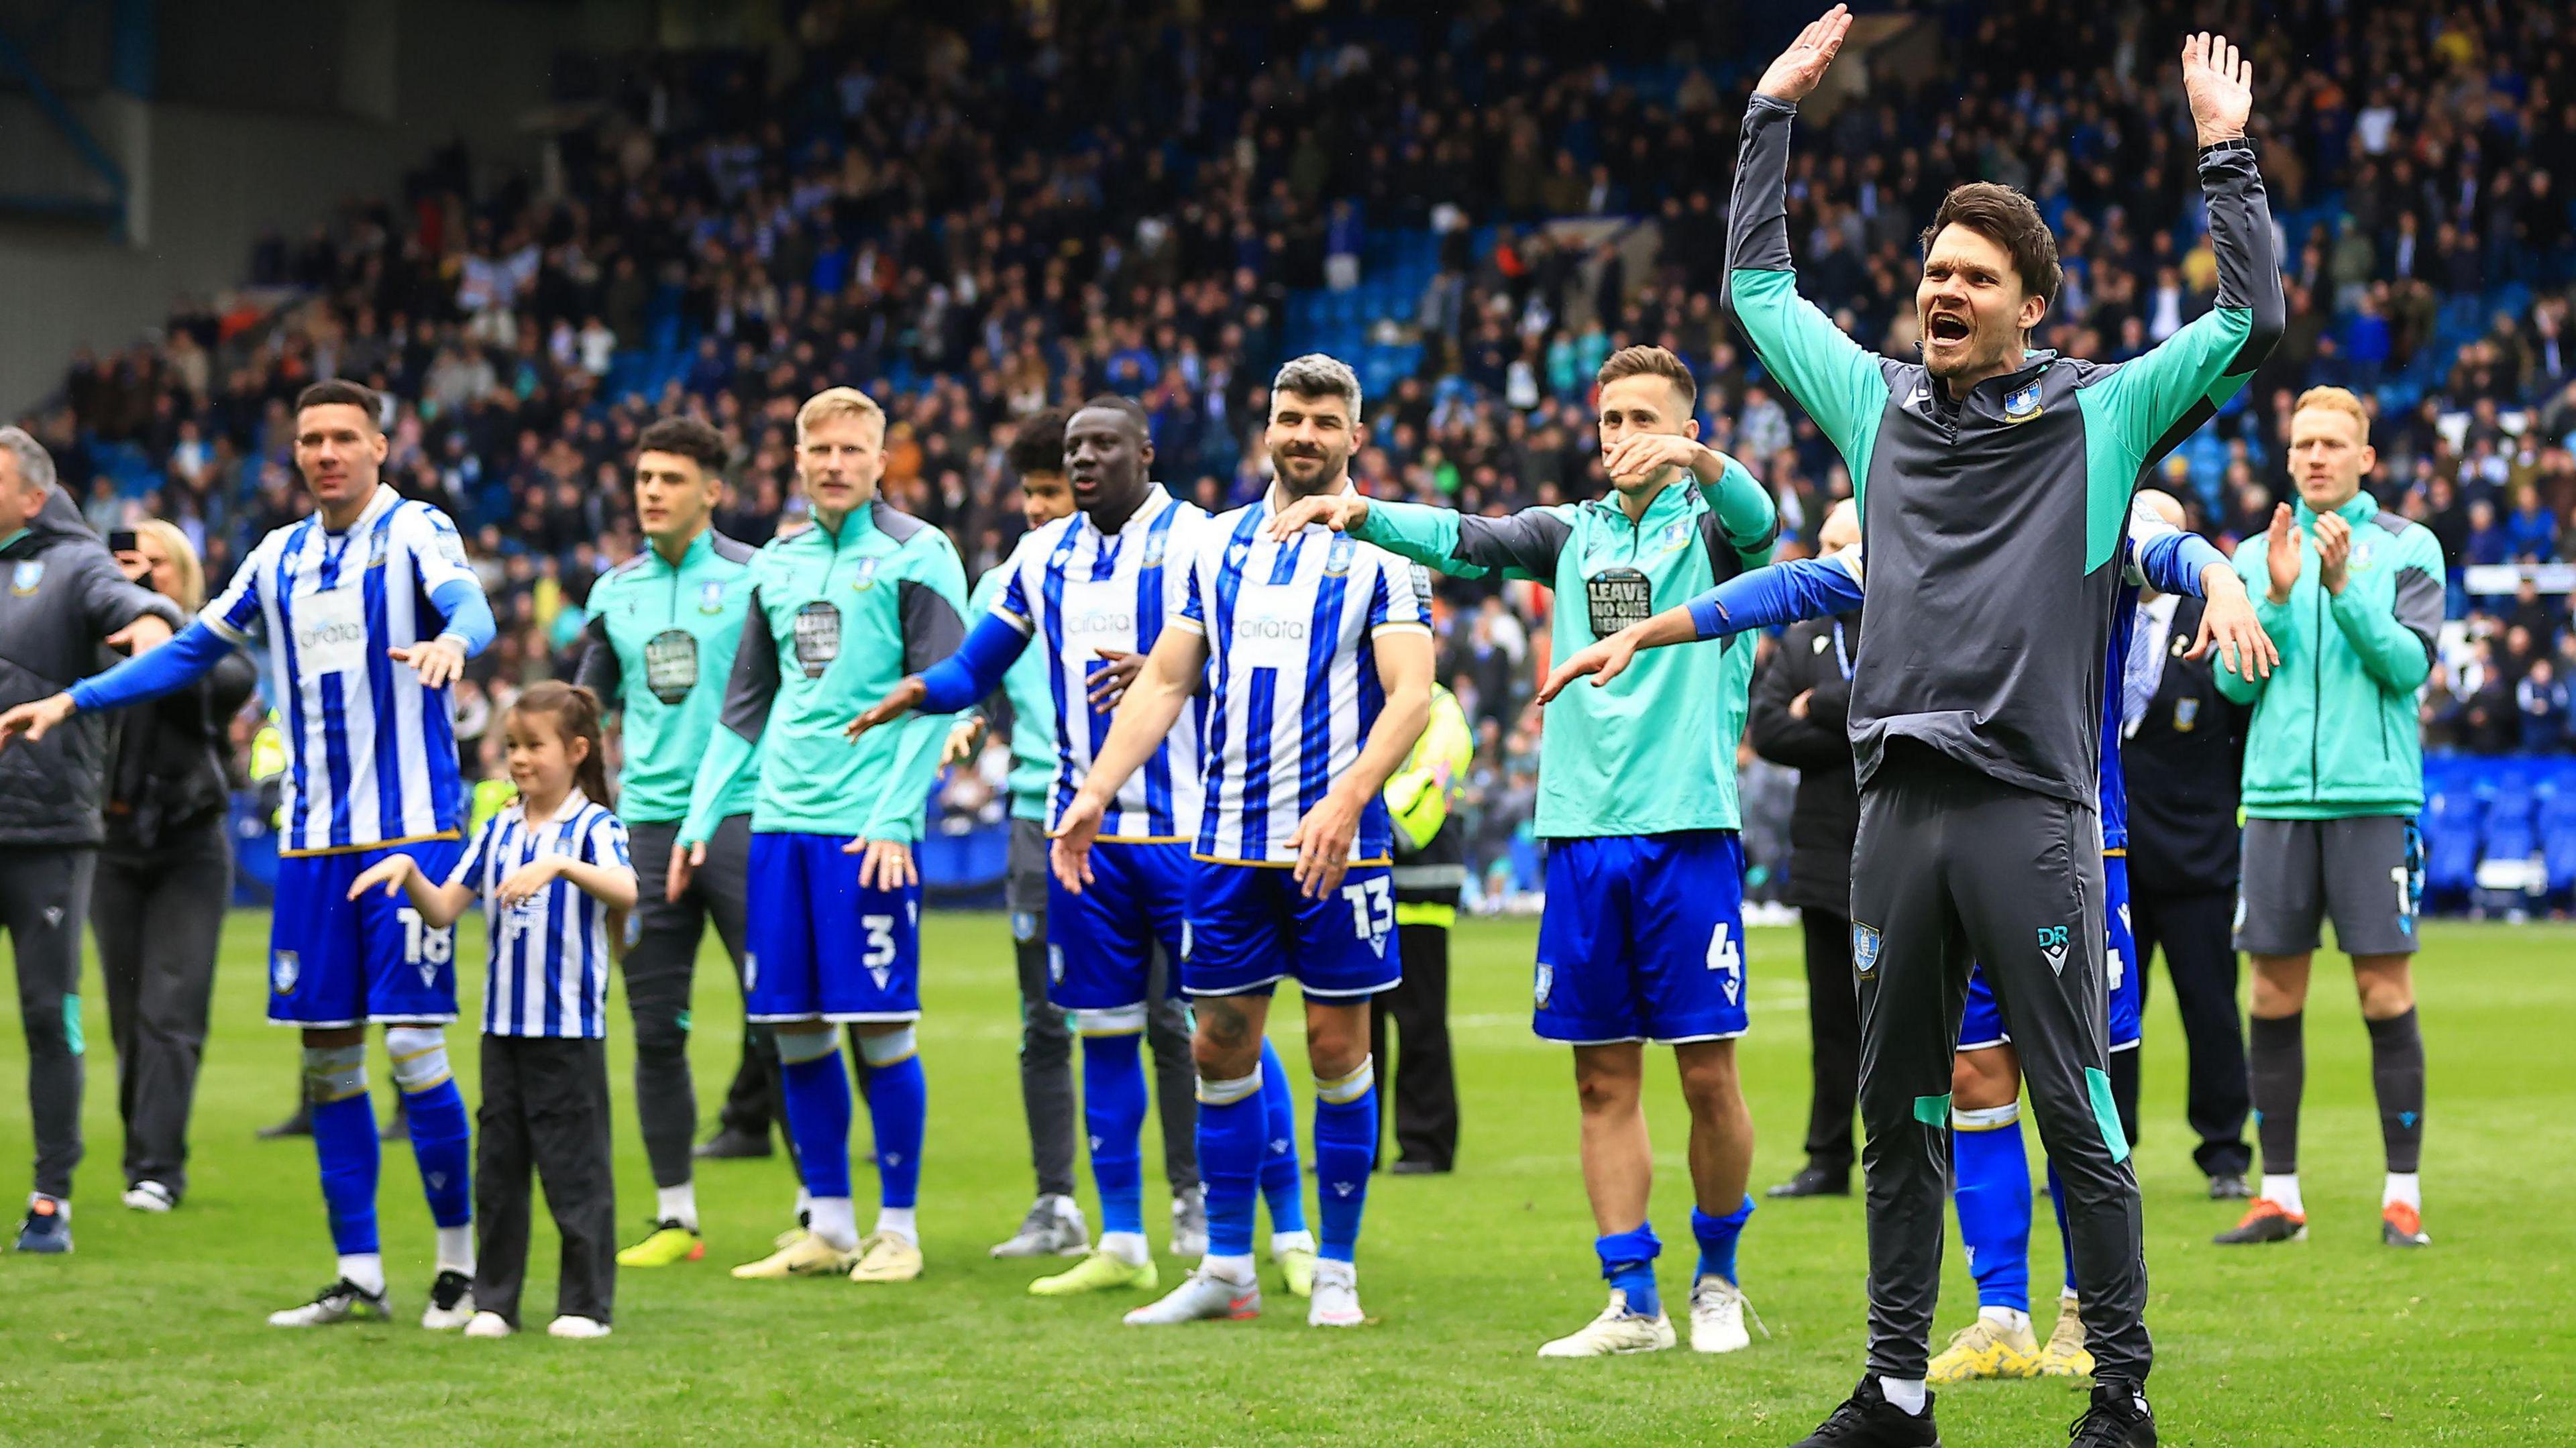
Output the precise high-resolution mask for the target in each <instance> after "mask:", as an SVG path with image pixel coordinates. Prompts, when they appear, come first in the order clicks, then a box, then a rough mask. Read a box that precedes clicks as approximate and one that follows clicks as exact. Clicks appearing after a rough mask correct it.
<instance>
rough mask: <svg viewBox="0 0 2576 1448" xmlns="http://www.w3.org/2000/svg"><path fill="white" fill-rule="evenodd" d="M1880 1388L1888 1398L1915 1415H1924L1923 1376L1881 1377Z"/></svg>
mask: <svg viewBox="0 0 2576 1448" xmlns="http://www.w3.org/2000/svg"><path fill="white" fill-rule="evenodd" d="M1878 1390H1879V1391H1880V1392H1882V1393H1885V1394H1886V1395H1887V1400H1888V1401H1889V1402H1891V1403H1894V1404H1895V1405H1896V1406H1897V1407H1899V1408H1902V1409H1904V1410H1905V1411H1906V1412H1907V1413H1910V1414H1912V1415H1913V1416H1915V1417H1918V1418H1919V1417H1922V1416H1923V1380H1922V1379H1921V1378H1880V1379H1879V1380H1878Z"/></svg>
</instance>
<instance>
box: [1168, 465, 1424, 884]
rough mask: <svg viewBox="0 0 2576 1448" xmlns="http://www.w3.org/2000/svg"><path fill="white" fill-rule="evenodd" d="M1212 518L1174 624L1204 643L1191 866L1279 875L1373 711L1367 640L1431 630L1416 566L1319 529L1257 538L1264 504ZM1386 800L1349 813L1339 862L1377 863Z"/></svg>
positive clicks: (1382, 689) (1268, 509) (1357, 746)
mask: <svg viewBox="0 0 2576 1448" xmlns="http://www.w3.org/2000/svg"><path fill="white" fill-rule="evenodd" d="M1276 492H1277V489H1276V488H1275V487H1274V488H1273V489H1272V490H1271V493H1267V494H1264V495H1263V497H1262V500H1261V501H1260V502H1259V503H1257V504H1254V505H1252V506H1250V507H1244V508H1237V509H1235V510H1234V511H1232V512H1230V513H1221V514H1219V515H1217V517H1216V518H1214V519H1213V520H1211V524H1210V541H1209V543H1208V545H1207V546H1206V547H1203V548H1202V549H1201V550H1200V552H1199V557H1198V563H1197V566H1196V568H1194V569H1193V570H1192V577H1191V587H1190V592H1189V596H1188V598H1187V599H1186V600H1185V601H1184V603H1183V605H1182V608H1181V612H1180V616H1179V617H1177V618H1175V619H1174V620H1173V621H1172V626H1173V627H1174V628H1186V629H1190V630H1193V631H1194V632H1198V633H1201V634H1205V635H1206V636H1207V641H1208V659H1209V665H1208V677H1209V679H1210V681H1211V690H1210V696H1209V699H1208V704H1207V712H1208V722H1207V728H1206V744H1205V750H1206V756H1207V799H1206V803H1205V813H1204V815H1203V817H1202V819H1201V821H1200V824H1199V838H1198V846H1197V849H1196V851H1195V853H1196V854H1197V856H1198V857H1199V858H1200V859H1204V860H1215V861H1218V862H1221V863H1237V864H1268V865H1288V864H1294V863H1296V860H1297V852H1296V851H1295V850H1294V849H1291V848H1290V847H1289V845H1288V837H1289V836H1290V835H1291V834H1293V833H1295V831H1296V829H1297V822H1298V821H1299V820H1300V819H1302V818H1304V817H1305V814H1306V812H1307V811H1308V810H1311V809H1313V808H1314V807H1315V806H1316V805H1318V804H1320V803H1322V802H1323V798H1324V795H1325V793H1326V792H1327V791H1328V790H1330V789H1331V788H1332V783H1333V781H1334V780H1335V779H1336V778H1338V777H1340V776H1341V775H1342V774H1344V773H1347V772H1348V771H1349V770H1350V768H1351V766H1352V765H1354V764H1356V763H1358V762H1359V757H1360V750H1361V749H1362V747H1364V746H1365V745H1366V744H1367V742H1368V733H1369V729H1370V728H1371V726H1373V725H1375V724H1376V723H1377V716H1378V713H1379V711H1380V710H1382V709H1384V708H1385V707H1386V686H1385V684H1384V683H1383V682H1382V681H1381V680H1380V679H1379V678H1378V675H1377V657H1376V655H1375V653H1374V652H1373V651H1372V649H1371V647H1370V643H1371V638H1372V636H1373V635H1374V634H1376V633H1377V632H1379V631H1381V630H1389V629H1393V630H1411V631H1415V632H1420V633H1428V632H1430V628H1431V622H1430V618H1431V615H1430V604H1429V601H1428V594H1429V586H1428V583H1427V580H1426V579H1425V577H1424V575H1423V573H1422V570H1421V569H1419V568H1417V567H1415V566H1414V565H1413V564H1410V563H1407V562H1405V561H1404V560H1402V559H1400V558H1398V557H1396V556H1395V555H1394V554H1392V553H1389V552H1387V551H1385V550H1384V549H1381V548H1378V547H1375V546H1374V545H1371V544H1367V543H1363V542H1361V541H1360V540H1358V539H1357V538H1354V537H1351V536H1350V535H1349V534H1347V533H1335V532H1333V531H1332V530H1330V529H1328V528H1326V527H1324V526H1323V525H1322V524H1320V523H1310V524H1308V525H1307V527H1306V529H1305V531H1304V532H1303V533H1300V534H1299V535H1298V536H1297V537H1295V538H1292V539H1289V540H1288V541H1287V542H1285V543H1279V542H1273V541H1272V540H1271V538H1270V536H1269V526H1270V520H1271V518H1272V517H1273V516H1275V514H1276V509H1275V508H1273V506H1272V496H1273V495H1274V494H1275V493H1276ZM1392 842H1393V835H1392V831H1391V829H1390V827H1389V824H1388V821H1387V813H1386V801H1385V800H1384V799H1383V798H1372V799H1370V801H1369V802H1368V805H1367V807H1366V808H1365V809H1364V810H1362V811H1361V814H1360V827H1359V833H1358V835H1357V837H1356V838H1355V839H1354V840H1353V841H1352V851H1351V859H1352V860H1353V861H1354V862H1357V863H1369V862H1376V861H1383V860H1386V859H1388V858H1389V857H1390V853H1389V852H1390V850H1391V848H1392Z"/></svg>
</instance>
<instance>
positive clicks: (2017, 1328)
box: [1977, 1307, 2030, 1332]
mask: <svg viewBox="0 0 2576 1448" xmlns="http://www.w3.org/2000/svg"><path fill="white" fill-rule="evenodd" d="M1977 1316H1979V1317H1982V1318H1984V1319H1985V1320H1986V1321H1988V1322H1991V1323H1993V1324H1994V1325H1995V1326H1997V1327H2000V1328H2002V1329H2003V1330H2004V1331H2006V1332H2028V1331H2030V1314H2029V1313H2027V1312H2024V1311H2022V1310H2021V1309H2020V1308H2018V1307H1980V1308H1978V1309H1977Z"/></svg>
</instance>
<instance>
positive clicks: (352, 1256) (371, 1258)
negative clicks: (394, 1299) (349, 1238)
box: [340, 1252, 385, 1295]
mask: <svg viewBox="0 0 2576 1448" xmlns="http://www.w3.org/2000/svg"><path fill="white" fill-rule="evenodd" d="M340 1275H341V1276H343V1277H345V1278H347V1279H349V1280H350V1281H352V1282H355V1283H356V1284H358V1285H359V1286H360V1287H363V1288H365V1289H366V1290H367V1291H368V1292H369V1293H371V1294H376V1295H382V1293H383V1292H384V1290H385V1257H384V1254H383V1253H382V1252H351V1253H349V1254H347V1255H346V1256H343V1257H342V1258H341V1259H340Z"/></svg>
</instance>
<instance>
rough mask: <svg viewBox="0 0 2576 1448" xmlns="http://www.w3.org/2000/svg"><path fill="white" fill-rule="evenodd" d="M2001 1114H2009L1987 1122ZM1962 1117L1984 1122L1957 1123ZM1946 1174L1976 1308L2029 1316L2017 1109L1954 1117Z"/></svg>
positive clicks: (2023, 1163)
mask: <svg viewBox="0 0 2576 1448" xmlns="http://www.w3.org/2000/svg"><path fill="white" fill-rule="evenodd" d="M2002 1113H2010V1114H2009V1115H2008V1116H2006V1118H2005V1119H2004V1120H2002V1121H2000V1122H1997V1121H1994V1120H1992V1118H1993V1117H1994V1116H1996V1115H1998V1114H2002ZM1962 1117H1976V1118H1983V1119H1981V1120H1978V1121H1976V1122H1973V1123H1969V1124H1962V1123H1961V1120H1960V1118H1962ZM1980 1128H1981V1129H1980ZM1950 1169H1951V1174H1952V1176H1953V1178H1954V1179H1955V1180H1956V1182H1957V1187H1956V1194H1957V1200H1958V1205H1959V1241H1960V1243H1961V1244H1962V1245H1964V1246H1965V1247H1966V1248H1967V1249H1968V1273H1969V1275H1970V1276H1972V1277H1974V1278H1976V1279H1977V1305H1978V1306H1979V1307H2009V1308H2011V1309H2013V1310H2014V1311H2016V1312H2028V1311H2030V1158H2029V1157H2028V1156H2026V1155H2025V1154H2024V1153H2023V1148H2022V1141H2021V1114H2020V1110H2019V1108H2017V1107H2003V1108H2000V1109H1999V1111H1997V1112H1983V1111H1980V1112H1958V1113H1954V1114H1953V1116H1952V1130H1951V1133H1950Z"/></svg>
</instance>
